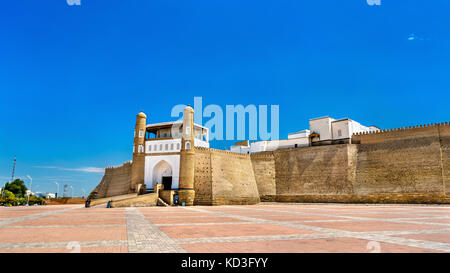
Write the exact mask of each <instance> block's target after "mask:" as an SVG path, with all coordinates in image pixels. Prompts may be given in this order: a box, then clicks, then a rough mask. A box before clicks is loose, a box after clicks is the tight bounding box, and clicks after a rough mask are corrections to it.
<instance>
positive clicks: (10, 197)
mask: <svg viewBox="0 0 450 273" xmlns="http://www.w3.org/2000/svg"><path fill="white" fill-rule="evenodd" d="M16 202H17V198H16V196H15V195H14V193H12V192H10V191H8V190H5V192H4V193H3V197H1V196H0V204H1V205H3V206H14V205H15V204H16Z"/></svg>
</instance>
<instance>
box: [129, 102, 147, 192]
mask: <svg viewBox="0 0 450 273" xmlns="http://www.w3.org/2000/svg"><path fill="white" fill-rule="evenodd" d="M146 122H147V116H146V115H145V114H144V113H143V112H142V111H141V112H140V113H139V114H137V115H136V126H135V127H134V142H133V163H132V165H131V185H130V192H137V191H139V189H140V186H138V185H139V184H141V185H143V184H144V167H145V146H144V144H145V126H146Z"/></svg>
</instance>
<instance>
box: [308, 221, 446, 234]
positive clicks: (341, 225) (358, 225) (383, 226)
mask: <svg viewBox="0 0 450 273" xmlns="http://www.w3.org/2000/svg"><path fill="white" fill-rule="evenodd" d="M302 224H303V225H308V226H316V227H323V228H332V229H341V230H346V231H356V232H365V231H392V230H414V229H437V228H442V226H434V225H420V224H408V223H393V222H383V221H352V222H335V223H332V222H327V223H325V222H324V223H302Z"/></svg>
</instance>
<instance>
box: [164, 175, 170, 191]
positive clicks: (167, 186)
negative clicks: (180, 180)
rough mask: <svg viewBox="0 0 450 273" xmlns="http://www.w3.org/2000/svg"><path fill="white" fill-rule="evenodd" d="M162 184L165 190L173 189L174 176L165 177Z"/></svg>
mask: <svg viewBox="0 0 450 273" xmlns="http://www.w3.org/2000/svg"><path fill="white" fill-rule="evenodd" d="M162 184H163V185H164V190H171V189H172V176H163V177H162Z"/></svg>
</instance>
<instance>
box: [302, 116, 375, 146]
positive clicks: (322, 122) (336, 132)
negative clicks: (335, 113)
mask: <svg viewBox="0 0 450 273" xmlns="http://www.w3.org/2000/svg"><path fill="white" fill-rule="evenodd" d="M309 129H310V131H311V133H310V143H311V145H320V144H343V143H351V138H352V135H353V134H355V133H362V132H377V131H379V130H380V129H379V128H378V127H376V126H364V125H361V124H360V123H359V122H356V121H354V120H352V119H349V118H343V119H333V118H331V117H321V118H314V119H310V120H309Z"/></svg>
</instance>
